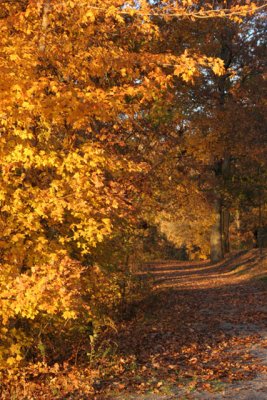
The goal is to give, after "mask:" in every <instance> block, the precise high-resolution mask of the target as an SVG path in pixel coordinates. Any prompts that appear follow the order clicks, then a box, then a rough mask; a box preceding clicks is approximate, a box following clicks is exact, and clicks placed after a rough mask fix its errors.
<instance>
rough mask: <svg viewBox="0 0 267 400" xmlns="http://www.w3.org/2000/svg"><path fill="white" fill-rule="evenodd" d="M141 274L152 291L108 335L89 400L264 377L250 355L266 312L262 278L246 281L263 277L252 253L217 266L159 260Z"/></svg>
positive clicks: (210, 387) (259, 343)
mask: <svg viewBox="0 0 267 400" xmlns="http://www.w3.org/2000/svg"><path fill="white" fill-rule="evenodd" d="M146 271H148V272H149V273H150V274H151V275H152V276H153V279H154V289H153V291H152V293H151V294H149V295H148V297H147V299H146V300H145V301H144V302H143V303H142V304H140V305H139V307H138V308H137V310H136V314H135V317H134V318H133V319H131V320H130V321H126V322H123V323H122V324H121V326H120V328H119V330H118V333H116V335H115V337H114V338H113V339H114V341H116V342H117V344H118V350H117V359H116V360H114V359H113V362H114V364H113V366H112V368H111V369H109V370H108V369H105V368H104V369H103V371H102V376H101V377H100V380H99V382H98V386H97V388H96V389H97V390H96V392H98V393H99V394H98V395H97V394H96V398H101V399H102V398H103V399H106V398H109V399H115V398H117V395H118V394H119V393H126V391H127V393H129V394H130V393H134V394H136V395H137V394H138V393H154V395H155V393H161V394H162V393H165V394H166V393H168V390H172V388H176V389H179V388H182V389H186V390H187V392H188V393H190V392H192V391H195V390H202V389H203V390H207V391H210V392H213V391H214V390H219V389H220V387H221V386H223V385H227V384H229V383H231V382H236V381H240V380H249V379H252V378H253V377H255V376H256V375H257V374H260V373H267V368H266V366H264V363H263V362H262V361H263V360H261V357H260V354H255V353H256V352H255V351H254V352H253V349H257V348H263V346H264V337H263V336H264V333H265V334H266V311H267V310H266V304H267V302H266V297H267V289H266V281H265V280H264V279H251V278H253V277H255V276H257V277H260V276H261V275H264V273H266V260H264V258H263V257H261V256H260V255H259V254H258V252H257V251H256V250H253V251H251V252H247V253H241V254H240V253H239V254H238V255H236V256H235V257H232V258H229V259H227V260H225V261H224V262H222V263H218V264H216V265H210V264H209V263H208V262H199V263H189V262H184V263H180V262H169V263H167V262H162V263H155V264H150V265H148V266H147V268H146ZM264 329H265V332H264ZM265 344H266V343H265ZM109 368H110V365H109ZM107 371H108V372H107ZM103 393H106V394H103ZM103 396H104V397H103ZM123 396H124V395H123V394H122V397H120V398H124V397H123ZM125 398H126V397H125ZM134 398H135V397H134ZM136 398H137V397H136Z"/></svg>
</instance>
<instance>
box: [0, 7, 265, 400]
mask: <svg viewBox="0 0 267 400" xmlns="http://www.w3.org/2000/svg"><path fill="white" fill-rule="evenodd" d="M0 33H1V43H0V54H1V56H0V88H1V91H0V105H1V108H0V115H1V119H0V232H1V235H0V287H1V291H0V319H1V325H0V376H1V380H2V384H1V388H0V390H2V391H3V392H2V393H3V396H4V394H5V396H6V397H5V398H7V399H8V398H11V394H10V393H11V392H12V391H10V390H11V389H10V388H13V389H12V390H13V391H14V390H15V392H16V390H17V392H16V393H18V394H17V396H18V397H12V398H20V399H24V398H25V399H26V398H27V399H28V398H40V399H41V398H51V399H56V398H62V399H63V398H65V397H57V396H60V393H61V394H62V393H63V392H64V391H63V389H62V387H64V379H65V380H71V381H72V384H73V387H75V381H77V380H78V381H79V385H80V386H81V387H83V391H84V393H87V391H88V393H89V392H90V390H91V386H90V385H89V383H88V381H87V380H86V379H87V378H86V377H87V376H90V374H91V372H90V371H91V370H90V368H91V366H92V364H93V363H98V362H100V365H101V361H99V358H98V356H97V351H96V347H97V345H96V343H97V341H98V339H99V337H101V335H103V332H105V334H106V335H108V333H107V332H109V331H112V332H113V331H114V330H116V329H117V328H116V324H117V321H118V320H120V319H122V318H124V313H125V310H126V309H127V304H130V303H134V302H138V300H140V298H142V296H144V292H146V291H147V290H149V288H148V287H147V286H146V285H147V283H146V282H145V281H144V280H142V279H140V277H139V278H138V276H136V272H137V271H138V268H139V266H140V265H142V264H144V263H145V262H148V261H152V260H158V259H161V260H164V259H165V260H168V259H176V260H208V259H210V260H211V261H212V262H220V261H222V260H223V259H224V257H225V256H226V255H227V254H228V253H229V252H234V251H238V250H244V249H252V248H254V247H256V246H258V247H263V246H264V245H266V241H267V239H266V232H267V228H266V225H267V208H266V202H267V190H266V174H267V172H266V160H267V147H266V144H267V142H266V141H267V137H266V109H265V107H266V97H265V87H266V86H265V82H266V69H264V68H265V63H266V53H265V46H266V41H265V39H266V2H265V1H260V0H258V1H257V0H255V1H250V0H246V1H245V0H244V1H243V0H207V1H202V0H177V1H172V0H166V1H161V0H153V1H152V0H140V1H137V0H129V1H124V0H102V1H99V0H87V1H86V0H85V1H82V0H60V1H58V0H1V1H0ZM100 346H101V345H100ZM110 348H111V347H108V349H110ZM108 351H109V350H108ZM110 351H113V350H110ZM101 357H103V352H102V353H101ZM77 365H80V366H83V367H80V368H78V369H75V368H77ZM38 377H39V378H38ZM36 379H39V380H40V381H42V380H46V386H47V387H50V389H51V392H49V393H50V395H47V396H50V397H45V395H44V394H43V395H41V394H39V395H35V397H30V395H29V397H27V396H26V394H24V395H23V390H24V391H25V387H26V386H27V385H29V387H30V385H32V384H33V383H32V382H34V381H35V380H36ZM49 379H50V380H49ZM53 380H54V381H53ZM48 381H49V382H50V383H47V382H48ZM53 382H54V383H53ZM62 382H63V383H62ZM73 382H74V383H73ZM40 387H41V386H40ZM22 388H24V389H22ZM53 388H54V389H53ZM55 388H56V389H57V390H58V392H53V390H55ZM50 389H47V390H48V391H49V390H50ZM27 390H28V389H27ZM34 390H37V389H36V386H35V388H34ZM61 390H62V392H61ZM15 392H12V393H15ZM6 393H9V394H6ZM25 393H26V392H25ZM27 393H28V392H27ZM29 393H30V389H29ZM58 393H59V394H58ZM64 393H65V392H64ZM64 393H63V394H64ZM90 393H91V392H90ZM8 396H10V397H8ZM12 396H13V394H12ZM23 396H24V397H23ZM33 396H34V395H33ZM36 396H37V397H36ZM38 396H39V397H38ZM62 396H63V395H62ZM3 398H4V397H3ZM66 398H67V397H66ZM73 398H74V397H73ZM78 398H82V397H78Z"/></svg>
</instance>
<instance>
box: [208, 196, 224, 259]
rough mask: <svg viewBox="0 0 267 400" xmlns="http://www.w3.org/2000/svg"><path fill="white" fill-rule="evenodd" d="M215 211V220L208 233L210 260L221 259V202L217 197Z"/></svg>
mask: <svg viewBox="0 0 267 400" xmlns="http://www.w3.org/2000/svg"><path fill="white" fill-rule="evenodd" d="M215 213H216V215H215V222H214V224H213V226H212V228H211V235H210V259H211V261H212V262H218V261H220V260H222V259H223V248H222V230H221V202H220V199H219V198H217V199H216V200H215Z"/></svg>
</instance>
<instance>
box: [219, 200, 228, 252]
mask: <svg viewBox="0 0 267 400" xmlns="http://www.w3.org/2000/svg"><path fill="white" fill-rule="evenodd" d="M229 227H230V212H229V211H228V210H227V209H225V208H222V210H221V235H222V255H223V256H224V255H225V254H227V253H229V251H230V238H229Z"/></svg>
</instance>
